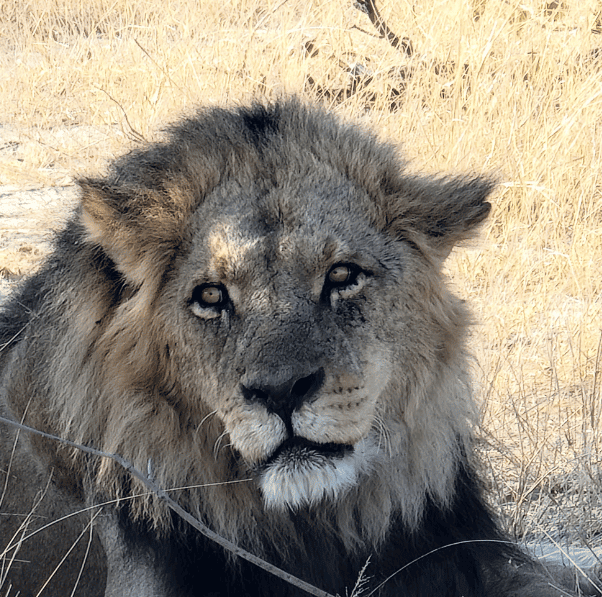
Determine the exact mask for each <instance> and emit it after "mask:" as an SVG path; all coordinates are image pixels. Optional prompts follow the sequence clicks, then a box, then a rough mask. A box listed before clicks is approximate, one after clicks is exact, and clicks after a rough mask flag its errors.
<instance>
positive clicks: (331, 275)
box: [327, 263, 361, 288]
mask: <svg viewBox="0 0 602 597" xmlns="http://www.w3.org/2000/svg"><path fill="white" fill-rule="evenodd" d="M360 272H361V270H360V268H359V267H357V266H356V265H350V264H346V263H340V264H337V265H335V266H333V267H332V268H331V269H330V271H329V272H328V276H327V282H328V284H329V286H330V287H331V288H340V287H342V286H349V285H350V284H353V283H354V282H355V281H356V280H357V277H358V275H359V274H360Z"/></svg>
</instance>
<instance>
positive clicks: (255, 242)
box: [208, 224, 265, 277]
mask: <svg viewBox="0 0 602 597" xmlns="http://www.w3.org/2000/svg"><path fill="white" fill-rule="evenodd" d="M208 245H209V252H210V254H211V265H212V267H213V268H214V269H215V270H216V273H217V274H218V276H220V277H226V276H227V275H232V274H235V273H236V272H237V270H239V269H240V268H241V266H242V264H243V263H244V262H245V261H249V260H251V259H252V258H253V257H257V256H258V255H259V254H260V253H261V251H263V250H264V248H265V239H263V238H262V237H260V236H257V235H250V234H244V233H243V232H242V231H241V230H240V228H238V227H237V226H233V225H231V224H224V225H222V226H220V227H219V228H218V229H217V230H215V231H214V232H213V233H212V234H211V235H210V236H209V238H208Z"/></svg>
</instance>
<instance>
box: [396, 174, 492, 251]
mask: <svg viewBox="0 0 602 597" xmlns="http://www.w3.org/2000/svg"><path fill="white" fill-rule="evenodd" d="M401 186H402V188H398V189H396V190H395V196H394V197H392V198H391V196H390V195H389V197H390V199H389V204H388V205H387V206H386V207H385V211H386V219H387V225H386V227H385V228H386V229H387V230H388V231H389V232H390V233H391V234H393V235H394V236H396V237H397V238H407V239H410V240H414V241H415V242H417V244H419V245H421V246H423V245H425V244H426V246H427V247H428V250H429V252H432V253H434V255H435V256H436V257H437V258H438V259H440V260H443V259H445V258H446V257H447V256H448V255H449V253H450V251H451V250H452V249H453V247H454V246H455V245H456V244H457V243H459V242H461V241H463V240H466V239H467V238H470V237H471V236H473V235H474V234H475V229H476V228H477V227H478V225H479V224H481V223H482V222H483V221H484V220H485V219H486V218H487V215H488V214H489V212H490V210H491V204H490V203H489V202H488V201H486V199H487V197H488V196H489V194H490V193H491V191H492V190H493V188H494V187H495V182H494V181H493V180H491V179H489V178H482V177H475V178H470V179H466V178H443V179H437V178H428V177H413V178H409V179H405V180H403V182H402V183H401Z"/></svg>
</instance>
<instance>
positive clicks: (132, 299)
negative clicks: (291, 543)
mask: <svg viewBox="0 0 602 597" xmlns="http://www.w3.org/2000/svg"><path fill="white" fill-rule="evenodd" d="M80 184H81V187H82V190H83V192H82V203H81V208H80V210H79V211H78V213H77V214H76V217H75V219H74V220H73V221H72V223H71V225H70V226H69V227H68V229H67V230H66V232H65V233H64V234H63V236H62V238H61V239H60V240H59V241H58V244H57V251H56V253H55V257H54V259H55V260H56V263H55V264H54V265H52V264H51V266H50V267H51V269H52V268H53V267H54V270H52V271H54V272H55V274H53V275H54V278H55V281H54V282H53V288H52V289H49V291H48V294H49V297H50V298H48V300H49V301H50V302H53V304H55V305H58V304H61V305H62V306H63V307H64V308H63V307H61V309H58V308H57V309H55V310H54V311H52V309H51V310H50V311H49V312H52V317H54V319H53V320H52V329H53V330H54V332H53V333H52V335H51V338H50V339H48V340H47V342H48V350H52V351H53V358H54V360H55V361H58V365H56V366H55V367H54V369H53V371H52V372H51V373H50V374H49V378H48V379H47V380H45V382H44V383H45V384H46V385H45V387H47V388H53V389H52V391H49V392H48V393H49V398H48V401H47V404H48V410H45V411H44V412H45V413H48V412H50V413H52V415H51V416H50V417H49V416H47V414H45V415H44V417H42V416H41V415H40V416H39V417H38V419H37V420H36V419H32V422H33V423H34V424H36V425H38V426H39V427H43V428H46V429H50V430H53V431H55V432H57V433H60V434H62V435H66V436H67V437H70V438H71V439H74V440H76V441H79V442H83V443H87V444H92V445H95V446H97V447H99V448H102V449H104V450H106V451H108V452H117V453H120V454H121V455H123V456H124V457H125V458H127V459H129V460H131V461H132V462H133V463H134V465H135V466H136V467H138V468H139V469H141V470H146V468H147V465H148V462H149V461H150V462H151V463H152V467H153V474H154V475H155V476H156V478H157V480H158V481H159V482H160V483H161V484H162V485H163V486H164V487H166V488H167V487H169V488H171V487H184V486H190V485H195V486H196V485H203V484H211V485H212V487H210V488H207V487H203V488H198V487H195V488H192V489H190V488H189V489H185V490H182V492H181V493H180V494H178V495H179V499H181V500H182V501H184V502H185V503H187V504H188V507H190V508H191V509H192V510H193V511H196V512H197V513H199V515H201V516H208V517H209V519H211V520H212V521H213V523H214V524H215V525H216V526H217V528H218V530H221V532H223V533H225V534H227V535H230V536H237V535H238V534H239V530H240V527H241V526H242V527H244V528H248V527H249V526H250V524H251V523H250V521H251V520H252V521H258V520H260V519H261V518H262V517H265V516H273V517H274V516H280V517H281V518H282V519H284V518H286V516H287V512H289V511H290V510H293V511H294V510H296V509H299V508H301V509H303V508H310V509H313V510H314V511H316V512H326V511H328V509H329V508H331V507H332V506H333V504H337V517H338V518H337V520H338V523H337V524H339V525H340V526H341V527H346V528H348V529H349V530H348V536H349V537H351V536H352V535H353V537H355V539H353V540H356V539H357V537H358V536H360V535H366V536H367V535H370V534H372V535H373V536H374V537H373V538H376V537H382V536H383V534H384V533H386V528H387V524H388V520H389V517H390V516H392V515H393V514H394V513H398V514H399V513H400V514H401V516H402V517H403V518H404V520H406V522H407V523H408V524H409V525H412V524H415V523H416V522H417V521H418V520H419V519H420V516H421V513H422V507H423V504H424V501H425V499H426V496H430V498H431V499H433V500H435V501H438V502H440V503H445V502H446V500H448V499H449V496H450V495H451V493H452V491H453V483H454V478H455V475H456V472H457V463H458V461H459V459H460V455H461V454H462V453H463V451H464V450H465V449H466V442H467V438H468V437H469V434H470V421H471V418H472V416H473V403H472V399H471V396H470V390H469V387H468V381H467V377H468V376H467V365H466V356H465V350H464V340H465V331H466V327H467V323H468V321H467V314H466V312H465V309H464V307H463V305H462V304H461V302H460V301H458V300H457V299H456V298H455V297H454V296H453V295H452V294H451V293H450V292H449V290H448V289H447V288H446V286H445V284H444V280H443V277H442V272H441V266H442V263H443V260H444V259H445V257H446V256H447V255H448V253H449V251H450V250H451V249H452V247H453V246H454V245H455V244H456V243H457V242H459V241H461V240H463V239H464V238H466V237H468V236H469V235H470V234H471V233H472V230H473V228H474V227H475V226H476V225H478V224H479V223H480V222H481V221H482V220H483V219H484V218H485V217H486V215H487V213H488V211H489V207H490V206H489V204H488V203H486V202H485V198H486V196H487V195H488V193H489V192H490V190H491V183H490V181H488V180H483V179H478V178H474V179H460V178H453V179H436V178H432V177H425V176H410V175H408V174H407V172H406V170H405V165H404V163H403V162H402V161H401V160H400V159H399V158H398V156H397V153H396V150H395V149H394V148H393V146H391V145H389V144H386V143H382V142H380V141H378V140H377V139H376V138H375V137H374V136H372V135H370V134H368V133H366V132H365V131H363V130H361V129H359V128H357V127H354V126H351V125H345V124H342V123H341V122H340V121H339V120H338V119H336V118H335V117H333V116H332V115H328V114H327V113H325V112H323V111H321V110H318V109H315V108H314V109H307V108H305V107H304V106H303V105H302V104H300V103H299V102H298V101H296V100H286V101H281V102H278V103H276V104H275V105H270V106H263V105H256V106H253V107H251V108H241V109H239V110H231V111H225V110H220V109H210V110H206V111H201V112H200V113H199V114H197V115H196V116H195V117H193V118H191V119H189V120H186V121H184V122H182V123H180V124H178V125H176V126H174V127H173V128H171V129H170V130H169V131H168V132H167V137H166V139H165V140H164V141H163V142H161V143H155V144H150V145H149V146H147V147H143V148H141V149H138V150H136V151H134V152H132V153H130V154H128V155H127V156H125V157H123V158H121V159H120V160H117V162H116V163H115V164H114V165H113V166H112V168H111V170H110V171H109V173H108V174H107V176H105V177H103V178H97V179H84V180H81V181H80ZM49 317H50V315H49ZM57 330H58V331H57ZM32 416H35V415H32ZM76 458H78V459H79V460H80V461H81V466H87V465H86V464H85V463H84V459H83V457H81V456H76ZM86 474H89V473H86ZM93 474H94V475H96V477H97V479H98V482H99V484H100V486H101V487H102V488H103V491H105V492H107V493H109V494H113V495H116V496H121V495H124V494H125V493H128V492H134V491H136V490H138V489H140V490H141V491H143V488H137V487H136V484H135V482H133V481H131V480H128V481H127V482H126V481H125V480H124V479H125V477H126V475H125V473H123V472H119V471H117V470H116V469H115V465H112V464H110V463H107V462H105V463H104V464H102V465H101V466H100V467H99V468H97V469H96V470H95V471H93ZM237 481H240V482H239V483H237V484H235V485H218V486H215V484H223V483H225V482H237ZM136 503H137V504H139V506H135V505H134V506H132V508H133V510H134V511H135V512H138V514H144V513H146V514H145V515H147V516H150V517H151V519H152V520H154V521H155V523H156V524H157V525H159V526H161V524H162V521H163V522H164V521H165V520H166V518H165V517H164V516H163V514H162V513H163V512H164V507H163V506H162V505H161V504H159V503H158V502H156V501H153V498H151V497H147V498H144V499H141V500H139V502H136ZM358 512H360V514H359V515H358ZM344 513H346V514H344ZM324 516H326V515H324ZM343 519H345V520H343ZM358 520H359V522H358ZM345 521H346V522H345ZM282 524H284V523H282ZM358 525H359V530H358ZM352 528H353V530H351V529H352ZM375 540H376V539H375ZM350 541H352V540H351V539H350Z"/></svg>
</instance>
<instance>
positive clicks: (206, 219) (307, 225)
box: [191, 185, 386, 292]
mask: <svg viewBox="0 0 602 597" xmlns="http://www.w3.org/2000/svg"><path fill="white" fill-rule="evenodd" d="M296 190H297V193H296V194H295V195H294V196H292V195H291V190H290V189H288V190H287V189H276V190H273V191H272V193H271V194H268V195H260V194H259V193H257V194H256V195H252V194H250V193H248V192H247V193H245V194H244V195H243V196H242V198H241V197H240V196H239V197H238V198H236V197H234V198H233V197H231V196H230V197H229V198H228V199H227V200H226V199H224V198H223V193H221V194H220V196H219V200H215V199H214V200H213V201H212V202H210V203H209V204H208V205H203V206H201V207H200V208H199V209H198V211H197V214H196V217H195V220H196V223H195V224H194V225H193V242H192V248H191V260H192V261H193V262H196V263H197V264H198V269H199V272H200V273H201V274H202V275H204V276H206V277H208V278H214V279H215V281H218V280H219V281H233V282H237V281H241V282H243V281H244V283H245V285H250V286H254V285H257V284H259V285H265V282H266V280H269V279H272V278H273V277H274V276H275V275H279V274H282V275H284V274H287V273H288V274H289V275H290V276H293V277H297V278H299V279H302V280H304V281H306V282H308V283H310V285H311V286H312V288H313V286H315V288H314V290H315V291H316V292H319V290H320V288H321V281H317V280H315V279H314V278H315V277H316V276H317V277H320V276H323V274H324V273H325V270H327V269H328V267H330V266H331V265H332V264H334V263H336V262H339V261H353V262H356V261H361V262H362V263H364V264H365V265H366V266H370V265H371V264H372V263H377V262H378V261H379V257H380V255H381V253H382V245H383V243H385V242H386V241H385V240H384V238H383V234H382V233H381V232H379V231H377V230H375V229H373V227H372V226H371V224H370V223H369V222H368V219H367V218H366V215H365V213H363V212H362V211H361V210H355V212H351V211H350V210H345V213H342V212H341V210H340V206H337V205H335V204H336V201H334V200H333V201H331V202H325V201H323V200H322V201H320V202H318V203H317V202H315V201H311V199H312V197H314V196H315V195H316V194H318V193H319V189H318V190H316V186H315V185H314V186H313V187H312V189H311V192H310V190H305V191H304V192H301V191H302V190H303V189H296ZM237 199H238V200H237ZM241 199H242V201H241ZM232 202H236V210H235V211H231V210H230V209H229V205H230V204H231V203H232ZM241 203H242V204H241Z"/></svg>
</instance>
